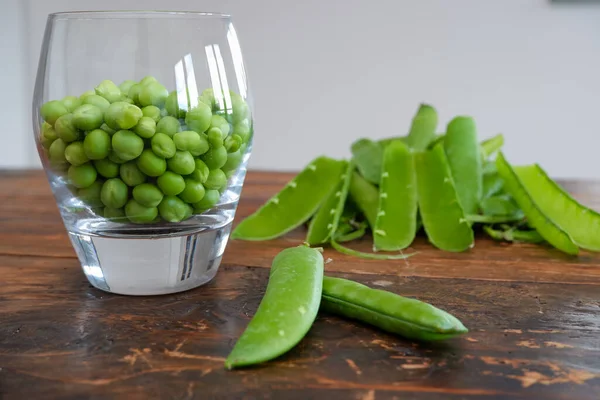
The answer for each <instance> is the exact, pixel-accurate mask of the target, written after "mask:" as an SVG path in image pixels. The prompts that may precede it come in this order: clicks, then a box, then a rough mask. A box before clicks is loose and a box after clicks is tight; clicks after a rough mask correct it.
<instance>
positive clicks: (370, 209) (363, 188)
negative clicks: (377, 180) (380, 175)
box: [350, 171, 379, 228]
mask: <svg viewBox="0 0 600 400" xmlns="http://www.w3.org/2000/svg"><path fill="white" fill-rule="evenodd" d="M350 197H351V198H352V200H354V202H355V203H356V205H357V206H358V208H359V209H360V210H361V211H362V213H363V214H364V215H365V218H366V219H367V221H368V222H369V226H370V227H371V228H373V227H374V226H375V221H376V220H377V209H378V208H379V191H378V190H377V188H376V187H375V186H374V185H372V184H371V183H369V182H368V181H367V180H366V179H365V178H363V177H362V176H360V174H358V173H357V172H356V171H354V172H353V173H352V179H351V180H350Z"/></svg>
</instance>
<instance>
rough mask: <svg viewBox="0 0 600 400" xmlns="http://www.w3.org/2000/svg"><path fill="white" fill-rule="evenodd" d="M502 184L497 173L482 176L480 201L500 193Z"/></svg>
mask: <svg viewBox="0 0 600 400" xmlns="http://www.w3.org/2000/svg"><path fill="white" fill-rule="evenodd" d="M503 185H504V182H503V181H502V178H500V175H498V174H497V173H490V174H485V175H483V186H482V196H481V198H482V199H486V198H488V197H490V196H494V195H496V194H498V193H500V192H501V191H502V186H503Z"/></svg>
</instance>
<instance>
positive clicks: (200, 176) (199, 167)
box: [187, 158, 210, 183]
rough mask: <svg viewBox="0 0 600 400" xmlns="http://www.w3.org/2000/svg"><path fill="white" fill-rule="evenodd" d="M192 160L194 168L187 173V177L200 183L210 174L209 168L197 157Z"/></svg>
mask: <svg viewBox="0 0 600 400" xmlns="http://www.w3.org/2000/svg"><path fill="white" fill-rule="evenodd" d="M194 162H195V164H196V168H195V169H194V172H192V173H191V174H189V175H188V176H187V177H188V178H190V179H193V180H195V181H198V182H200V183H205V182H206V180H207V179H208V175H209V174H210V168H208V166H207V165H206V163H205V162H204V161H202V160H201V159H199V158H197V159H196V160H195V161H194Z"/></svg>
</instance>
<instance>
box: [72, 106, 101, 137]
mask: <svg viewBox="0 0 600 400" xmlns="http://www.w3.org/2000/svg"><path fill="white" fill-rule="evenodd" d="M73 125H75V127H76V128H77V129H81V130H83V131H91V130H92V129H96V128H100V125H102V110H101V109H100V108H98V107H97V106H95V105H93V104H83V105H81V106H79V107H77V108H76V109H75V111H73Z"/></svg>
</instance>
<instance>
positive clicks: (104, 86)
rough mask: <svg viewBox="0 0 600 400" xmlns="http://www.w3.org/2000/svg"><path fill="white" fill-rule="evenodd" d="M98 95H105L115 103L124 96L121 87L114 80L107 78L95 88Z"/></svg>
mask: <svg viewBox="0 0 600 400" xmlns="http://www.w3.org/2000/svg"><path fill="white" fill-rule="evenodd" d="M94 90H95V91H96V94H97V95H98V96H102V97H104V98H105V99H106V100H108V101H109V102H110V103H114V102H116V101H119V100H121V99H122V98H123V93H121V89H119V87H118V86H117V85H115V84H114V82H113V81H109V80H105V81H102V82H100V84H99V85H98V86H96V87H95V89H94Z"/></svg>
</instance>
